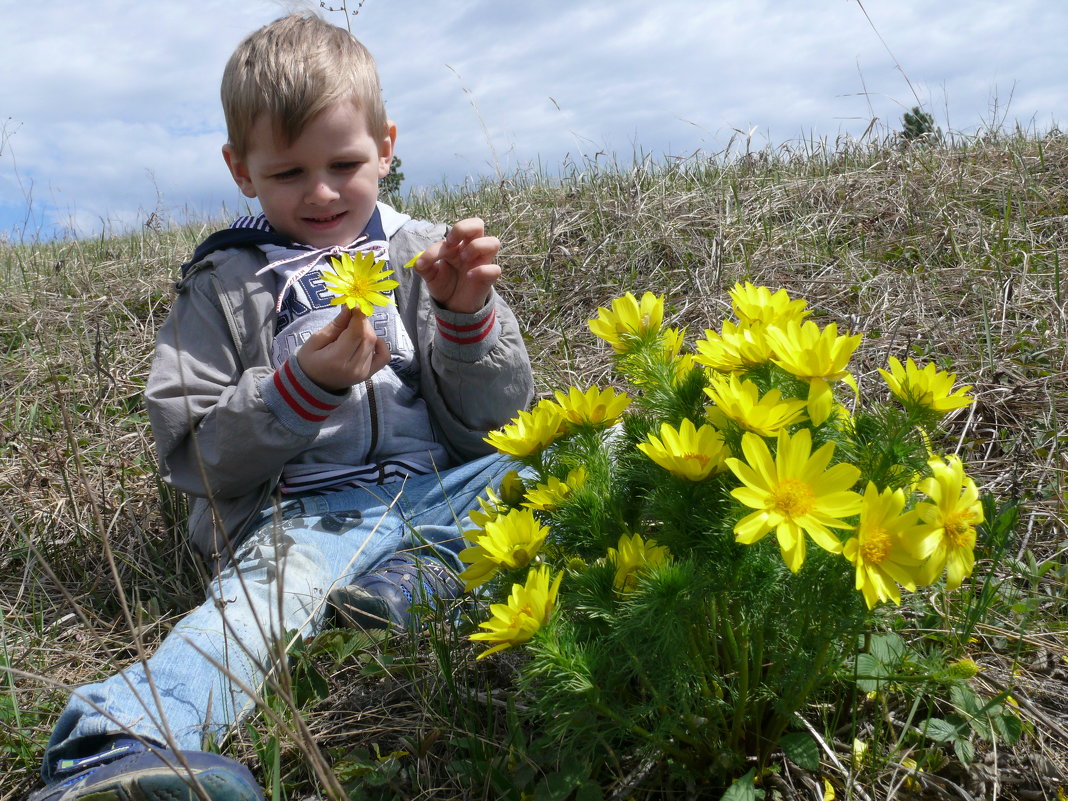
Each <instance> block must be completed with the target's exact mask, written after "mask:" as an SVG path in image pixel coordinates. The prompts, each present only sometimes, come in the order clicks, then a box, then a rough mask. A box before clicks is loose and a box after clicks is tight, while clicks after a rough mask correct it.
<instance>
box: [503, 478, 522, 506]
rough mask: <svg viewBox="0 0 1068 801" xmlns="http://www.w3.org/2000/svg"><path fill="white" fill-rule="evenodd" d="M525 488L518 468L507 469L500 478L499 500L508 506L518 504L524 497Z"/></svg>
mask: <svg viewBox="0 0 1068 801" xmlns="http://www.w3.org/2000/svg"><path fill="white" fill-rule="evenodd" d="M526 493H527V488H526V485H525V484H524V483H523V479H522V477H521V476H520V475H519V471H518V470H509V471H508V472H507V473H505V474H504V478H502V479H501V501H502V502H503V503H505V504H507V505H508V506H519V504H521V503H522V502H523V498H524V497H526Z"/></svg>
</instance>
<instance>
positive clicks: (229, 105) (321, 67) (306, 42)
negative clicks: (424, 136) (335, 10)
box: [221, 14, 389, 158]
mask: <svg viewBox="0 0 1068 801" xmlns="http://www.w3.org/2000/svg"><path fill="white" fill-rule="evenodd" d="M221 94H222V106H223V113H224V114H225V116H226V131H227V135H228V137H229V141H230V145H231V146H232V147H233V148H234V151H235V153H236V154H237V156H238V157H239V158H244V157H245V156H246V155H247V148H248V138H249V133H250V131H251V129H252V125H253V123H254V122H255V120H256V118H257V117H258V116H259V115H260V114H262V113H266V114H268V115H269V116H270V118H271V120H273V122H274V127H275V132H276V134H277V135H278V136H279V137H280V138H281V141H282V142H283V143H284V144H285V145H287V146H288V145H291V144H293V142H294V141H296V139H297V137H299V136H300V134H301V132H302V131H303V130H304V127H305V126H306V125H307V124H308V123H309V122H310V121H311V120H312V118H313V117H315V115H316V114H318V113H319V112H320V111H322V110H323V109H325V108H326V107H327V106H330V105H332V104H334V103H336V102H338V101H342V100H352V101H354V102H355V103H356V105H357V106H358V107H359V108H360V109H361V110H362V111H363V113H364V114H365V115H366V116H367V129H368V133H370V134H371V136H374V137H376V138H377V137H378V136H384V135H386V132H387V125H388V124H389V122H388V120H387V118H386V108H385V105H384V103H383V102H382V88H381V85H380V83H379V81H378V71H377V70H376V69H375V62H374V58H372V56H371V54H370V53H369V52H368V51H367V48H366V47H364V46H363V45H362V44H361V43H360V42H359V41H358V40H357V39H356V38H355V37H354V36H353V35H352V34H350V33H349V32H348V31H346V30H344V29H342V28H339V27H337V26H336V25H332V24H330V23H329V22H327V21H326V20H324V19H322V18H320V17H318V16H316V15H314V14H294V15H291V16H288V17H282V18H281V19H277V20H275V21H274V22H272V23H270V24H269V25H265V26H264V27H262V28H260V29H259V30H258V31H254V32H253V33H251V34H250V35H249V36H248V37H246V38H245V40H244V41H243V42H242V43H241V44H239V45H238V46H237V49H236V50H235V51H234V53H233V55H232V56H230V60H229V62H227V64H226V69H225V70H224V71H223V79H222V89H221Z"/></svg>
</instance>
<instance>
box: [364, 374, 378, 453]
mask: <svg viewBox="0 0 1068 801" xmlns="http://www.w3.org/2000/svg"><path fill="white" fill-rule="evenodd" d="M363 386H364V388H365V389H366V390H367V410H368V412H369V413H370V422H371V444H370V445H369V446H368V448H367V458H368V460H370V459H371V458H372V457H373V456H374V455H375V451H377V450H378V401H377V399H376V398H375V386H374V384H373V383H372V382H371V379H370V378H368V379H367V380H366V381H364V382H363Z"/></svg>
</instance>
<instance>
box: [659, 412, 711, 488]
mask: <svg viewBox="0 0 1068 801" xmlns="http://www.w3.org/2000/svg"><path fill="white" fill-rule="evenodd" d="M638 450H640V451H641V452H642V453H644V454H645V455H646V456H648V457H649V458H650V459H652V460H653V461H654V462H656V463H657V464H658V465H660V466H661V467H662V468H664V469H665V470H667V471H668V472H670V473H674V474H675V475H676V476H678V477H679V478H686V479H689V480H690V481H701V480H703V479H706V478H708V477H709V476H710V475H712V473H714V472H715V471H716V470H719V469H721V468H722V467H723V460H724V458H725V457H726V455H727V447H726V445H725V444H724V442H723V435H722V434H720V433H719V432H718V431H717V430H716V429H715V428H714V427H713V426H710V425H702V426H701V427H700V428H696V427H695V426H694V424H693V421H692V420H690V419H689V418H686V419H684V420H683V421H682V425H681V426H680V427H679V428H677V429H676V428H675V427H674V426H672V425H670V424H668V423H663V424H661V426H660V437H659V438H657V437H655V436H653V435H652V434H649V435H648V437H647V441H646V442H639V443H638Z"/></svg>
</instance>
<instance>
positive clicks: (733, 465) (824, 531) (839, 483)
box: [727, 428, 861, 573]
mask: <svg viewBox="0 0 1068 801" xmlns="http://www.w3.org/2000/svg"><path fill="white" fill-rule="evenodd" d="M778 439H779V441H778V448H777V450H776V453H775V457H774V459H773V458H772V456H771V452H770V451H769V450H768V446H767V444H765V442H764V440H763V439H761V437H760V436H758V435H757V434H753V433H751V432H746V433H745V434H744V435H743V436H742V452H743V453H744V455H745V461H742V460H741V459H734V458H730V459H727V466H728V467H729V468H730V469H731V471H732V472H733V473H734V475H735V476H737V477H738V479H739V480H740V481H741V482H742V484H743V485H744V486H741V487H738V488H737V489H734V490H731V495H733V496H734V497H735V498H737V499H738V500H739V501H741V502H742V503H743V504H745V505H746V506H748V507H750V508H751V509H755V510H756V511H755V512H752V513H751V514H748V515H746V516H745V517H743V518H742V519H741V520H739V521H738V522H737V523H736V524H735V526H734V534H735V537H736V539H737V540H738V542H741V543H743V544H745V545H751V544H752V543H754V542H756V541H758V540H760V539H763V538H764V536H765V535H766V534H767V533H768V532H769V531H771V530H772V529H774V530H775V536H776V537H777V538H778V540H779V548H780V549H781V551H782V558H783V561H784V562H786V566H787V567H788V568H790V570H792V571H793V572H794V573H796V572H797V571H798V570H800V569H801V565H802V564H804V561H805V534H806V533H807V534H808V535H809V536H810V537H812V541H813V542H815V543H816V544H817V545H819V546H820V547H821V548H823V549H824V550H826V551H830V552H831V553H840V552H841V550H842V543H841V542H840V541H839V540H838V537H837V536H835V535H834V534H833V533H832V532H831V531H830V529H832V528H842V529H848V528H852V526H851V525H850V524H848V523H845V522H843V518H846V517H852V516H853V515H855V514H857V512H859V511H860V508H861V501H860V495H859V494H857V493H856V492H853V491H852V490H851V489H850V487H852V486H853V485H854V484H855V483H856V482H857V479H858V478H859V477H860V470H858V469H857V468H856V467H854V466H853V465H851V464H836V465H833V466H832V467H830V468H827V465H828V464H830V461H831V457H832V456H833V455H834V443H833V442H828V443H826V444H825V445H823V446H822V447H820V448H819V449H818V450H817V451H816V452H815V453H812V434H811V432H810V431H809V430H808V429H807V428H802V429H801V430H800V431H798V432H797V433H796V434H794V435H793V436H792V437H791V436H790V435H789V434H788V433H786V431H780V432H779V438H778Z"/></svg>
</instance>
